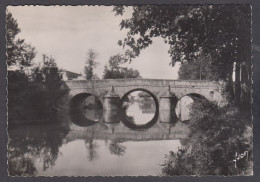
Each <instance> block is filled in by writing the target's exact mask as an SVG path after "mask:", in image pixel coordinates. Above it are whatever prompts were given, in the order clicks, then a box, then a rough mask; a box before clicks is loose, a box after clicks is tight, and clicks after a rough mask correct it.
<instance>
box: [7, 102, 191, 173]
mask: <svg viewBox="0 0 260 182" xmlns="http://www.w3.org/2000/svg"><path fill="white" fill-rule="evenodd" d="M123 112H124V113H125V115H126V117H127V118H130V120H131V122H132V125H134V126H136V127H128V125H127V124H125V122H122V121H121V120H120V117H119V116H118V115H113V114H112V115H111V113H107V112H105V111H103V110H102V109H100V108H95V107H83V109H81V110H80V113H77V114H75V115H74V116H73V115H71V113H67V112H59V113H57V114H58V116H57V118H56V119H55V120H53V124H45V125H22V126H21V125H15V126H11V127H9V129H8V133H9V144H8V163H9V167H8V171H9V174H10V175H12V176H140V175H141V176H146V175H152V176H160V175H162V172H161V169H162V164H163V163H164V161H165V155H168V154H169V152H170V151H173V152H177V151H178V148H180V147H183V146H184V145H185V143H186V142H187V141H186V140H187V139H186V138H187V135H188V133H189V129H188V126H187V124H186V123H185V122H181V121H175V120H174V121H168V122H165V121H164V122H162V121H161V120H160V118H165V117H157V118H156V122H153V123H152V124H149V122H150V121H151V120H152V119H153V118H154V116H155V115H156V107H155V103H154V102H153V101H151V100H150V99H148V100H145V99H143V100H140V99H139V100H129V101H128V102H126V103H124V109H123ZM157 114H158V113H157ZM159 114H160V113H159ZM82 116H83V117H82ZM164 116H165V115H164ZM167 119H169V120H171V119H172V118H168V117H166V120H167ZM113 121H115V122H113ZM143 125H147V127H146V128H142V127H139V126H143Z"/></svg>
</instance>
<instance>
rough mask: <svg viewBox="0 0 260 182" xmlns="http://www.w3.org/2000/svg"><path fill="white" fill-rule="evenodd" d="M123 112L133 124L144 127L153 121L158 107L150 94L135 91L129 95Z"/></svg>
mask: <svg viewBox="0 0 260 182" xmlns="http://www.w3.org/2000/svg"><path fill="white" fill-rule="evenodd" d="M123 110H124V112H125V113H126V116H127V117H128V118H129V120H130V121H131V122H132V123H133V124H135V125H144V124H147V123H148V122H150V121H151V120H152V119H153V117H154V115H155V112H156V106H155V101H154V100H153V98H152V97H151V96H150V95H149V94H147V93H145V92H142V91H135V92H132V93H130V94H129V95H127V99H125V101H124V102H123Z"/></svg>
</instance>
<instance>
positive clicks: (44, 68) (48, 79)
mask: <svg viewBox="0 0 260 182" xmlns="http://www.w3.org/2000/svg"><path fill="white" fill-rule="evenodd" d="M32 72H33V74H32V77H33V81H34V82H38V83H42V84H43V85H44V86H45V87H46V88H47V89H48V90H52V91H55V90H58V89H59V87H60V85H61V75H60V74H59V68H58V67H57V64H56V62H55V59H54V58H52V57H48V56H47V55H45V54H43V55H42V62H40V64H39V65H37V66H35V67H34V68H33V69H32Z"/></svg>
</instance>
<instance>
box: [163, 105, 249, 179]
mask: <svg viewBox="0 0 260 182" xmlns="http://www.w3.org/2000/svg"><path fill="white" fill-rule="evenodd" d="M191 118H192V119H191V120H190V124H189V127H190V129H191V134H190V136H189V144H188V145H189V147H190V148H191V152H186V153H184V154H183V155H181V156H179V157H178V158H177V159H176V160H175V161H172V160H171V161H167V162H166V164H168V165H165V167H164V168H163V173H164V174H167V175H238V174H242V173H243V172H244V171H246V170H248V168H249V167H250V166H249V164H250V163H249V162H248V161H246V160H241V161H239V162H237V166H238V168H235V167H234V162H233V159H234V158H235V153H236V152H238V153H243V152H244V151H249V156H250V157H249V160H251V161H252V133H250V132H248V131H247V130H248V129H249V128H251V122H249V121H250V118H246V117H243V115H240V114H239V113H238V111H237V110H236V109H234V108H219V107H218V106H217V105H216V104H214V103H210V102H209V101H207V100H202V101H201V102H195V103H194V104H193V105H192V112H191ZM249 130H250V129H249ZM251 132H252V131H251ZM251 169H252V166H251Z"/></svg>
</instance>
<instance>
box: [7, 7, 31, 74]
mask: <svg viewBox="0 0 260 182" xmlns="http://www.w3.org/2000/svg"><path fill="white" fill-rule="evenodd" d="M20 32H21V30H20V28H19V27H18V23H17V21H16V20H15V19H14V18H13V16H12V14H11V13H10V12H7V15H6V53H7V54H6V55H7V66H8V71H10V70H11V69H12V70H13V69H14V68H15V69H18V70H20V71H24V69H25V68H27V67H29V66H31V64H32V61H33V59H34V58H35V55H36V51H35V48H34V47H32V46H31V45H30V44H27V43H26V42H25V40H24V39H20V38H18V39H17V38H16V36H17V34H19V33H20Z"/></svg>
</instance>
